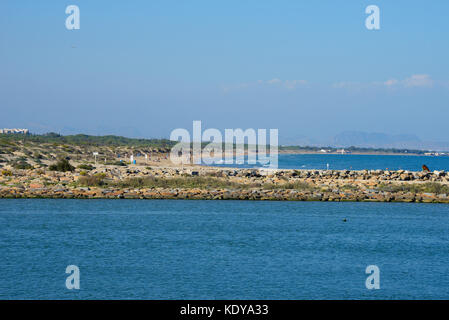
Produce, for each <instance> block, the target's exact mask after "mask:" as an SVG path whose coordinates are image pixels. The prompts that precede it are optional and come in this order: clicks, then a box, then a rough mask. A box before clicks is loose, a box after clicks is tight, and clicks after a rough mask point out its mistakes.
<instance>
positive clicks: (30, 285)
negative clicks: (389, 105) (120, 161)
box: [0, 156, 449, 299]
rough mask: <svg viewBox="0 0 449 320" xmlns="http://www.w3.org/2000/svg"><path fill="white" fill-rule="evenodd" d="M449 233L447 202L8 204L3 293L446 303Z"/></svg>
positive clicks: (2, 217)
mask: <svg viewBox="0 0 449 320" xmlns="http://www.w3.org/2000/svg"><path fill="white" fill-rule="evenodd" d="M305 158H306V159H309V162H307V161H304V163H309V164H310V163H311V159H315V158H313V157H310V156H309V157H305ZM335 159H339V158H338V157H335ZM392 159H393V158H392ZM394 159H404V162H403V165H404V167H406V165H410V164H411V163H412V161H413V160H412V159H416V158H414V157H404V158H397V157H396V158H394ZM426 159H427V158H426ZM430 159H433V158H428V159H427V160H430ZM406 161H409V162H406ZM393 162H394V161H393ZM352 163H353V165H354V166H355V163H356V162H354V161H353V162H352ZM417 163H421V162H420V161H418V162H417ZM426 163H427V164H429V165H432V163H431V162H430V161H426ZM435 163H437V162H435ZM333 164H334V165H336V162H333ZM390 166H391V165H390ZM448 230H449V205H447V204H421V203H357V202H353V203H351V202H346V203H333V202H332V203H329V202H279V201H231V200H228V201H218V200H216V201H215V200H212V201H208V200H125V199H122V200H118V199H117V200H73V199H70V200H69V199H0V299H448V298H449V250H448V249H449V234H448ZM68 266H72V267H70V268H72V269H70V268H69V269H67V267H68ZM73 266H75V267H76V268H77V270H79V289H76V288H72V287H71V286H70V285H69V286H67V283H66V282H67V279H68V277H72V276H73V272H72V271H71V270H74V269H73ZM373 270H377V271H373ZM66 271H67V272H68V273H66ZM374 275H375V276H376V278H375V280H373V278H372V277H373V276H374ZM370 277H371V278H370ZM69 283H71V282H69ZM373 283H376V284H377V285H376V286H375V287H373ZM69 288H72V289H69Z"/></svg>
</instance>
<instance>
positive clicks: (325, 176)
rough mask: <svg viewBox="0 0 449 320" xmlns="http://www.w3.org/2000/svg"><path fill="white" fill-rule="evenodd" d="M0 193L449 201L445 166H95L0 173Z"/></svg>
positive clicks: (18, 195) (12, 195) (3, 195)
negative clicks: (436, 168)
mask: <svg viewBox="0 0 449 320" xmlns="http://www.w3.org/2000/svg"><path fill="white" fill-rule="evenodd" d="M0 198H78V199H91V198H92V199H95V198H105V199H117V198H119V199H208V200H218V199H223V200H225V199H235V200H296V201H379V202H433V203H449V174H448V173H446V172H444V171H435V172H409V171H403V170H399V171H384V170H362V171H349V170H269V169H264V170H263V169H261V170H257V169H231V168H214V167H191V168H188V169H180V168H172V167H167V168H163V167H154V168H149V167H139V166H132V167H120V166H117V167H115V166H100V167H98V168H96V169H94V170H92V171H89V172H85V171H82V170H78V169H77V170H75V171H74V172H56V171H45V170H42V169H33V170H14V169H12V168H3V169H2V170H1V172H0Z"/></svg>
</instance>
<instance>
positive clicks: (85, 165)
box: [78, 163, 95, 171]
mask: <svg viewBox="0 0 449 320" xmlns="http://www.w3.org/2000/svg"><path fill="white" fill-rule="evenodd" d="M78 169H83V170H88V171H90V170H94V169H95V167H94V166H93V165H91V164H85V163H83V164H80V165H79V166H78Z"/></svg>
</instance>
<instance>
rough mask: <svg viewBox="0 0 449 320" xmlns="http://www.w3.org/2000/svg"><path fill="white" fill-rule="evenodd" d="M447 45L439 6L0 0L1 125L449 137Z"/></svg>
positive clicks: (447, 16)
mask: <svg viewBox="0 0 449 320" xmlns="http://www.w3.org/2000/svg"><path fill="white" fill-rule="evenodd" d="M71 4H75V5H78V6H79V8H80V12H81V29H80V30H70V31H69V30H67V29H66V27H65V20H66V17H67V14H66V13H65V8H66V7H67V6H68V5H71ZM370 4H375V5H377V6H379V8H380V26H381V29H380V30H378V31H372V30H367V29H366V27H365V19H366V17H367V16H368V15H367V14H365V8H366V7H367V6H368V5H370ZM448 39H449V1H447V0H433V1H410V0H407V1H405V0H395V1H391V0H389V1H381V0H370V1H348V0H340V1H337V0H313V1H312V0H309V1H300V0H294V1H293V0H292V1H279V0H277V1H274V0H272V1H263V0H255V1H248V0H238V1H237V0H236V1H234V0H226V1H218V0H217V1H210V0H206V1H195V0H192V1H181V0H179V1H167V0H163V1H162V0H160V1H156V0H152V1H136V0H133V1H100V0H95V1H92V0H90V1H87V0H78V1H77V0H70V1H61V0H58V1H56V0H55V1H48V0H47V1H44V0H42V1H35V0H30V1H24V0H1V1H0V127H8V128H9V127H24V128H29V129H31V131H33V132H48V131H56V132H61V133H74V132H83V133H90V134H119V135H127V136H140V137H168V136H169V135H170V132H171V131H172V130H173V129H175V128H187V129H191V127H192V121H193V120H202V122H203V126H204V127H206V128H211V127H213V128H218V129H224V128H239V127H240V128H244V129H245V128H278V129H279V135H280V138H281V139H282V137H283V136H289V137H295V136H307V137H312V138H319V139H324V138H327V137H331V136H333V135H335V134H337V133H339V132H341V131H346V130H361V131H368V132H385V133H391V134H400V133H404V134H405V133H411V134H416V135H418V136H419V137H421V138H422V139H424V140H442V141H444V140H446V141H449V131H448V126H449V63H448V57H449V41H448Z"/></svg>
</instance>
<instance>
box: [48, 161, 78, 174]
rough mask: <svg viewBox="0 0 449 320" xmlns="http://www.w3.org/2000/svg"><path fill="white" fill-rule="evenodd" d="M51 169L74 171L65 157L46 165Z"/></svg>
mask: <svg viewBox="0 0 449 320" xmlns="http://www.w3.org/2000/svg"><path fill="white" fill-rule="evenodd" d="M48 169H50V170H51V171H61V172H67V171H74V170H75V167H74V166H72V165H71V164H70V162H69V160H67V159H60V160H59V161H58V162H56V163H55V164H52V165H50V166H49V167H48Z"/></svg>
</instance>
